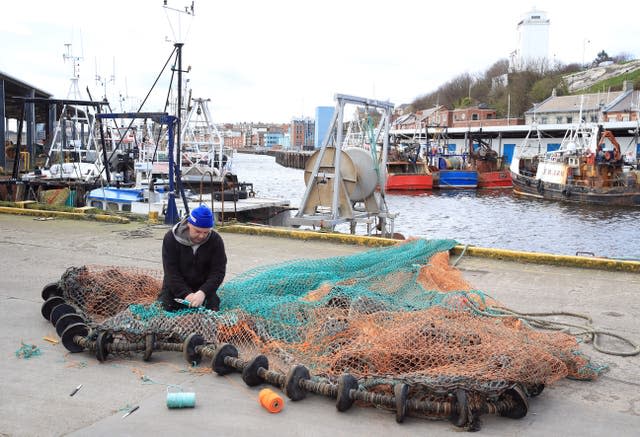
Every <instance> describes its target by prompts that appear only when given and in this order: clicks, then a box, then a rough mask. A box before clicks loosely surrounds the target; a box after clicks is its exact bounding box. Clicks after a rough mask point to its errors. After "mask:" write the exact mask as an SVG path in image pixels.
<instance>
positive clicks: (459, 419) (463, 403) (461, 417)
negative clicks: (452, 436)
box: [451, 388, 469, 428]
mask: <svg viewBox="0 0 640 437" xmlns="http://www.w3.org/2000/svg"><path fill="white" fill-rule="evenodd" d="M454 394H455V397H456V403H455V405H454V408H453V414H451V423H453V424H454V425H455V426H458V427H460V428H462V427H464V426H467V425H468V423H469V399H468V397H467V392H466V391H464V390H462V389H461V388H458V389H456V391H455V393H454Z"/></svg>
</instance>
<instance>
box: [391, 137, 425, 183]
mask: <svg viewBox="0 0 640 437" xmlns="http://www.w3.org/2000/svg"><path fill="white" fill-rule="evenodd" d="M420 151H421V146H420V144H411V145H406V146H404V147H402V148H399V147H396V148H395V149H393V152H392V153H390V155H389V161H388V162H387V180H386V183H385V189H386V190H387V191H405V190H430V189H432V188H433V173H432V171H431V169H430V168H429V163H428V162H427V160H426V159H424V157H423V156H422V154H421V153H420Z"/></svg>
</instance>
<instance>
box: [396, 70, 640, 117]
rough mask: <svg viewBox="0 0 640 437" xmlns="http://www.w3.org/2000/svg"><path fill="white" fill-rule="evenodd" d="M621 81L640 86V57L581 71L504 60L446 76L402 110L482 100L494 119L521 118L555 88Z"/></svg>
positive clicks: (586, 89) (613, 87)
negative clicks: (513, 66)
mask: <svg viewBox="0 0 640 437" xmlns="http://www.w3.org/2000/svg"><path fill="white" fill-rule="evenodd" d="M595 63H596V62H594V64H595ZM626 80H628V81H631V82H633V86H634V89H636V90H637V89H640V60H638V59H636V60H632V61H622V62H617V63H613V62H612V63H610V65H602V64H601V63H598V65H597V66H594V67H591V68H586V69H583V68H582V67H581V66H580V65H578V64H570V65H562V64H558V65H556V66H554V67H553V68H551V67H549V66H548V65H546V64H539V65H530V66H529V67H528V68H527V69H525V70H523V71H517V72H509V71H508V61H507V60H506V59H502V60H499V61H497V62H496V63H495V64H494V65H492V66H491V67H489V68H488V69H487V70H486V71H485V72H484V73H479V74H476V75H473V76H472V75H470V74H469V73H465V74H461V75H459V76H457V77H455V78H453V79H451V80H450V81H449V82H447V83H445V84H443V85H441V86H440V87H438V89H437V90H436V91H433V92H431V93H428V94H425V95H422V96H420V97H417V98H416V99H415V100H414V101H413V102H411V104H410V105H409V106H408V108H407V109H408V111H410V112H415V111H418V110H421V109H427V108H431V107H433V106H436V105H444V106H446V107H448V108H450V109H455V108H465V107H468V106H473V105H478V104H481V103H482V104H486V105H488V106H489V107H491V108H493V109H495V110H496V112H497V115H498V117H506V116H507V115H509V116H510V117H523V115H524V113H525V112H526V111H527V110H529V109H531V107H532V106H533V104H534V103H539V102H541V101H543V100H545V99H546V98H548V97H549V96H550V95H551V93H552V92H553V90H554V89H555V90H556V94H557V95H558V96H562V95H569V94H582V93H592V92H603V91H605V92H606V91H619V90H621V89H622V84H623V82H624V81H626Z"/></svg>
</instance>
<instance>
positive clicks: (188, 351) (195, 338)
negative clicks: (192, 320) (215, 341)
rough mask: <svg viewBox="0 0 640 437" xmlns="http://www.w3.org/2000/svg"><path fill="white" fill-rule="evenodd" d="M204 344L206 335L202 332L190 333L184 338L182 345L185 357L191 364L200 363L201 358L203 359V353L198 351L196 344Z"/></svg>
mask: <svg viewBox="0 0 640 437" xmlns="http://www.w3.org/2000/svg"><path fill="white" fill-rule="evenodd" d="M203 344H204V337H203V336H202V335H200V334H196V333H195V332H194V333H193V334H189V336H188V337H187V338H186V339H185V340H184V343H183V346H182V354H183V355H184V359H185V360H187V363H189V364H194V363H195V364H199V363H200V360H202V354H200V353H198V352H196V346H202V345H203Z"/></svg>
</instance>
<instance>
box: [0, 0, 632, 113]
mask: <svg viewBox="0 0 640 437" xmlns="http://www.w3.org/2000/svg"><path fill="white" fill-rule="evenodd" d="M162 4H163V2H162V0H127V1H124V0H110V1H94V0H80V1H77V0H49V1H47V0H40V1H37V0H19V1H7V0H4V1H2V3H1V7H2V16H3V20H2V26H0V39H1V41H2V48H1V49H0V53H1V56H0V71H2V72H4V73H7V74H9V75H11V76H14V77H16V78H18V79H21V80H24V81H26V82H28V83H30V84H32V85H34V86H36V87H38V88H40V89H42V90H44V91H48V92H50V93H53V94H54V96H55V97H57V98H64V97H66V96H67V92H68V89H69V83H70V82H69V78H70V77H71V75H72V64H71V62H66V63H65V62H63V56H62V55H63V54H64V53H65V44H66V43H72V50H73V55H75V56H82V60H81V61H80V88H81V90H82V92H83V96H82V97H83V98H86V93H85V91H84V90H85V88H86V87H87V86H89V88H90V89H91V92H92V94H93V96H94V98H101V97H102V96H103V94H104V87H102V86H100V85H98V84H97V83H96V80H95V76H96V73H97V74H98V75H100V76H102V77H106V78H109V77H110V76H111V75H112V74H113V60H114V58H115V82H108V83H107V95H108V97H109V100H110V101H111V102H112V107H113V109H114V110H120V108H119V105H118V102H117V100H118V98H117V96H118V95H119V94H122V95H126V96H128V97H129V100H128V101H127V106H128V107H125V108H124V109H125V110H131V109H132V107H133V106H134V104H135V102H140V101H141V100H142V98H143V97H144V96H145V95H146V94H147V92H148V90H149V89H150V87H151V85H152V84H153V82H154V80H155V78H156V76H157V75H158V73H159V72H160V70H161V68H162V66H163V65H164V63H165V61H166V60H167V58H168V57H169V55H170V54H171V51H172V48H173V46H172V42H167V41H166V38H167V37H168V39H169V40H171V41H176V40H177V39H179V40H181V41H182V42H184V43H185V46H184V51H183V62H184V65H185V66H187V65H190V66H191V67H192V70H191V72H190V73H189V74H188V75H187V76H186V77H188V78H189V79H190V85H191V88H192V89H193V96H194V97H203V98H210V99H211V103H210V105H209V106H210V109H211V111H212V114H213V117H214V119H215V120H216V121H217V122H238V121H256V122H257V121H264V122H287V121H289V120H290V119H291V118H292V117H294V116H310V117H313V116H314V112H315V107H316V106H333V105H334V100H333V96H334V94H336V93H342V94H351V95H356V96H361V97H367V98H375V99H380V100H389V101H391V102H392V103H394V104H396V105H398V104H401V103H410V102H411V101H412V100H413V99H414V98H415V97H417V96H419V95H422V94H425V93H428V92H430V91H433V90H435V89H436V88H438V86H440V85H441V84H443V83H444V82H447V81H448V80H449V79H451V78H453V77H455V76H457V75H459V74H462V73H465V72H468V73H471V74H475V73H479V72H483V71H484V70H485V69H486V68H487V67H489V66H491V65H492V64H493V63H494V62H495V61H497V60H499V59H502V58H507V57H508V56H509V53H510V52H512V51H513V50H514V49H515V48H516V37H517V33H516V25H517V23H518V21H519V19H520V18H521V16H522V15H523V14H524V13H526V12H528V11H530V10H532V9H533V8H534V7H535V8H536V9H538V10H542V11H545V12H547V14H548V17H549V18H550V20H551V26H550V38H549V39H550V40H549V46H550V47H549V50H550V57H551V59H553V58H554V57H555V59H557V60H559V61H562V62H564V63H572V62H582V61H583V60H587V61H588V60H592V59H593V58H595V56H596V54H597V53H598V52H599V51H600V50H606V51H607V53H608V54H609V55H612V56H613V55H617V54H619V53H622V52H624V53H628V54H630V55H632V56H633V57H634V58H637V57H640V43H639V42H640V26H639V23H638V20H639V18H638V17H640V2H636V1H632V2H624V5H623V6H614V5H613V4H607V3H604V2H602V1H592V0H579V1H576V0H568V1H567V0H564V1H558V0H554V1H551V0H544V1H537V2H535V3H529V2H521V1H506V0H483V1H478V0H473V1H468V0H457V1H416V0H407V1H405V0H394V1H391V0H388V1H379V0H320V1H316V0H298V1H295V0H270V1H269V0H225V1H219V0H196V2H195V15H194V16H193V17H190V16H187V15H184V14H182V15H181V14H177V13H174V12H171V11H167V10H166V9H164V8H163V7H162ZM168 5H169V6H170V7H174V8H180V9H182V8H184V6H187V5H190V0H168ZM616 8H617V9H616ZM605 9H606V10H605ZM178 18H179V19H178ZM169 20H170V21H169ZM170 23H171V24H170ZM96 66H97V68H96ZM165 77H166V78H167V79H165V80H163V81H161V84H160V85H158V88H157V90H156V91H155V92H154V94H153V95H152V98H151V100H150V102H151V105H148V106H145V108H144V110H147V111H152V110H159V109H161V108H162V105H163V102H164V99H165V96H166V87H167V83H168V76H167V75H165Z"/></svg>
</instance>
